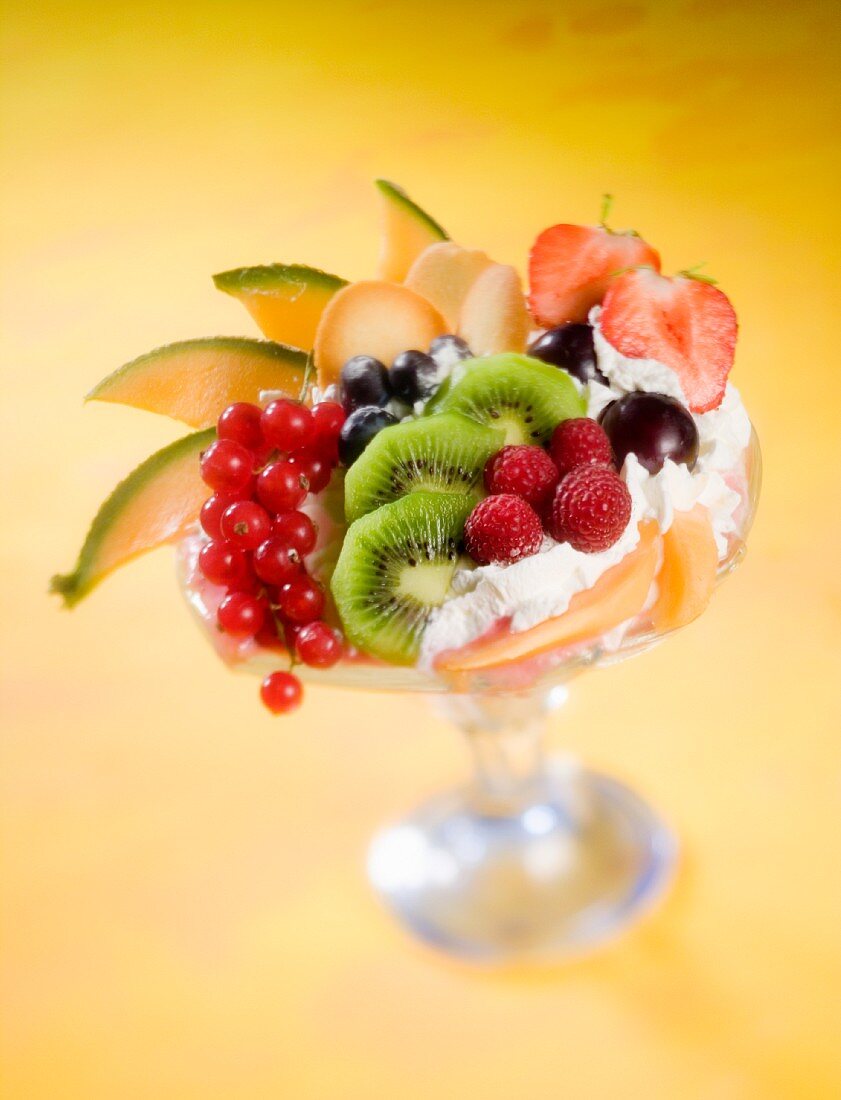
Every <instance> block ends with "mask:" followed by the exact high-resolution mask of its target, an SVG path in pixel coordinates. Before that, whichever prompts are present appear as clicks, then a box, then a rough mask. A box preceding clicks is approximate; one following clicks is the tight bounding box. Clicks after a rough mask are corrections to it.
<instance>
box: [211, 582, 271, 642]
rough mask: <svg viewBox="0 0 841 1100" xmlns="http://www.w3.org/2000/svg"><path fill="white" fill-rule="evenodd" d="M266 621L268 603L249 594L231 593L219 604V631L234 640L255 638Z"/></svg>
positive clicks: (217, 617)
mask: <svg viewBox="0 0 841 1100" xmlns="http://www.w3.org/2000/svg"><path fill="white" fill-rule="evenodd" d="M265 619H266V603H265V601H264V600H260V599H258V598H257V597H256V596H250V595H249V594H248V593H247V592H231V593H230V595H228V596H226V597H225V598H224V600H222V602H221V603H220V604H219V610H218V611H217V612H216V622H217V623H218V624H219V629H220V630H223V631H224V632H225V633H226V634H230V635H232V637H234V638H251V637H253V636H254V635H255V634H256V633H257V631H258V630H259V629H260V627H261V626H262V625H263V623H264V622H265Z"/></svg>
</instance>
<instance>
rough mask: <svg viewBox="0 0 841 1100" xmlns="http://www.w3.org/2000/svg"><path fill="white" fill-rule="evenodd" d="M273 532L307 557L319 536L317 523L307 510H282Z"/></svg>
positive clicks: (302, 555)
mask: <svg viewBox="0 0 841 1100" xmlns="http://www.w3.org/2000/svg"><path fill="white" fill-rule="evenodd" d="M272 527H273V529H272V534H273V535H274V536H275V537H276V538H279V539H281V540H283V541H284V542H288V543H289V545H290V546H294V548H295V549H296V550H297V551H298V553H299V554H300V555H301V557H302V558H303V557H305V556H306V555H307V554H309V552H310V551H311V550H312V549H313V547H314V546H315V543H316V539H317V538H318V532H317V531H316V529H315V524H314V523H313V521H312V520H311V519H310V517H309V516H308V515H307V514H306V512H297V511H295V512H281V513H280V515H279V516H278V517H277V518H276V519H275V521H274V524H273V525H272Z"/></svg>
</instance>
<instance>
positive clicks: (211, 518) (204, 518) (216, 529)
mask: <svg viewBox="0 0 841 1100" xmlns="http://www.w3.org/2000/svg"><path fill="white" fill-rule="evenodd" d="M237 499H238V498H237V497H234V496H231V495H230V494H228V493H214V494H213V496H212V497H208V498H207V500H206V501H205V502H204V504H203V505H202V508H201V512H200V513H199V522H200V523H201V525H202V528H203V530H204V531H205V533H206V534H208V535H209V536H210V537H211V538H212V539H221V538H222V529H221V527H220V523H221V520H222V513H223V512H224V511H225V509H226V508H227V507H228V506H229V505H231V504H233V503H234V501H235V500H237Z"/></svg>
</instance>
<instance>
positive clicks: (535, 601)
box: [419, 306, 751, 668]
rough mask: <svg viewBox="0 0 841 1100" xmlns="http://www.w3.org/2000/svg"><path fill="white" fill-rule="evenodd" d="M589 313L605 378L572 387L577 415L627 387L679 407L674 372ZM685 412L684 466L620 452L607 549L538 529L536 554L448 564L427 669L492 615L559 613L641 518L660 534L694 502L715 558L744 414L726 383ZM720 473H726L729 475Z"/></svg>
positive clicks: (726, 522) (731, 516) (630, 538)
mask: <svg viewBox="0 0 841 1100" xmlns="http://www.w3.org/2000/svg"><path fill="white" fill-rule="evenodd" d="M599 313H600V309H599V307H598V306H597V307H595V308H594V309H593V310H592V311H591V313H590V318H589V320H590V323H591V324H592V325H593V332H594V345H595V351H596V359H597V362H598V366H599V370H600V371H601V372H602V374H603V375H604V376H605V377H606V378H607V379H608V383H609V384H608V385H603V384H602V383H599V382H595V381H594V382H590V383H588V384H587V385H586V386H583V387H580V389H581V392H582V393H583V394H584V397H585V399H586V402H587V415H588V416H591V417H597V416H598V415H599V413H600V412H601V411H602V409H604V408H605V406H606V405H608V404H609V403H610V402H611V401H615V400H616V399H617V398H618V397H622V396H623V395H624V394H626V393H631V392H633V391H635V390H645V391H647V392H651V393H663V394H667V395H668V396H670V397H675V398H677V400H678V401H680V402H681V403H682V404H684V405H687V404H688V403H687V400H686V396H685V394H684V392H683V388H682V386H681V384H680V380H679V379H678V377H677V375H676V374H675V372H674V371H673V370H671V368H669V367H667V366H666V365H665V364H664V363H660V362H658V361H657V360H655V359H628V358H626V357H625V356H624V355H622V354H621V352H619V351H617V349H616V348H614V347H613V346H612V345H611V344H609V343H608V342H607V340H606V339H605V338H604V336H603V334H602V332H601V329H600V327H599ZM456 369H457V368H456ZM693 419H694V421H695V423H696V425H697V427H698V434H699V454H698V460H697V462H696V464H695V467H694V469H692V470H689V469H688V467H686V466H684V465H682V464H678V463H675V462H672V461H671V460H670V459H667V460H666V462H665V463H664V464H663V468H662V469H661V470H659V471H658V472H657V473H656V474H650V473H649V472H648V470H646V469H645V467H644V466H642V465H641V463H640V462H639V461H638V459H637V457H636V455H628V457H627V459H626V461H625V464H624V466H623V468H622V471H621V476H622V477H623V479H624V480H625V483H626V484H627V486H628V490H629V492H630V494H631V519H630V521H629V523H628V526H627V527H626V529H625V531H624V532H623V534H622V535H621V537H620V538H619V540H618V541H617V542H616V543H614V545H613V546H611V547H610V548H609V549H607V550H605V551H603V552H602V553H599V554H585V553H582V552H581V551H579V550H574V549H573V548H572V547H571V546H570V545H569V544H568V543H557V542H555V541H554V540H553V539H551V538H549V537H546V538H545V539H544V541H543V545H542V546H541V548H540V550H539V551H538V553H537V554H534V555H532V556H531V557H528V558H524V559H523V560H522V561H519V562H515V563H513V564H511V565H485V566H479V567H468V566H466V567H464V568H460V569H458V570H457V571H456V573H455V575H454V577H453V581H452V592H453V596H452V598H450V599H448V600H447V601H446V603H444V604H443V605H442V606H441V607H440V608H438V610H437V611H435V612H434V613H433V615H432V617H431V618H430V620H429V623H428V625H427V628H426V630H425V632H424V636H423V642H422V645H421V654H420V661H419V664H420V665H421V667H426V668H429V667H431V665H432V663H433V661H434V658H435V657H436V655H437V654H438V653H440V652H441V651H442V650H445V649H454V648H458V647H460V646H463V645H467V644H468V643H469V642H472V641H474V640H475V639H476V638H478V637H480V636H481V635H482V634H484V633H485V632H486V631H488V630H489V629H490V628H491V627H492V626H493V625H494V624H495V623H496V622H497V621H498V620H499V619H501V618H510V620H511V630H512V631H515V632H517V631H521V630H528V629H529V628H530V627H533V626H536V625H537V624H538V623H540V622H543V621H544V620H546V619H549V618H553V617H554V616H556V615H562V614H563V613H564V611H566V610H567V608H568V607H569V604H570V601H571V600H572V598H573V596H575V595H576V593H578V592H581V591H584V590H585V589H588V588H591V587H592V586H593V585H594V584H595V583H596V582H597V581H598V579H599V578H600V577H601V576H602V574H603V573H604V572H605V571H606V570H608V569H610V568H611V567H612V566H614V565H616V564H618V562H620V561H621V560H622V559H623V558H624V557H625V556H626V555H627V554H629V553H630V552H631V551H632V550H633V549H634V548H635V547H636V545H637V543H638V542H639V524H640V522H642V521H643V520H646V519H653V520H656V521H657V523H658V524H659V525H660V528H661V530H662V531H664V532H665V531H668V529H669V528H670V527H671V525H672V522H673V520H674V514H675V512H682V511H689V510H690V509H692V508H693V507H695V505H696V504H701V505H703V506H704V507H705V508H706V509H707V510H708V512H709V515H710V521H711V524H712V529H713V534H714V536H715V542H716V548H717V550H718V555H719V560H722V559H723V558H724V557H725V555H726V553H727V550H728V544H729V536H730V535H732V534H733V533H734V532H735V531H736V520H735V516H736V514H737V510H738V508H739V505H740V503H741V499H742V498H741V496H740V494H739V493H738V492H737V491H735V489H734V488H732V484H731V483H732V481H733V480H734V478H733V474H734V472H735V473H738V474H739V475H740V476H739V477H738V478H736V479H735V480H736V481H737V483H738V482H739V481H742V480H743V477H742V471H741V468H740V467H741V460H742V456H743V453H744V450H745V448H746V447H747V445H748V441H749V439H750V432H751V425H750V420H749V419H748V416H747V413H746V412H745V409H744V406H743V404H742V401H741V398H740V396H739V392H738V390H737V389H736V388H735V387H734V386H732V385H730V384H729V383H728V385H727V388H726V391H725V394H724V398H723V400H722V403H721V405H720V406H719V407H718V408H717V409H715V410H713V411H712V412H708V413H703V414H694V415H693ZM725 474H729V475H730V478H729V480H725V476H724V475H725ZM729 482H730V483H729ZM623 636H624V628H618V629H617V630H614V631H612V632H611V635H610V637H609V638H606V639H605V642H606V644H607V643H610V645H611V646H612V647H614V648H615V647H617V646H618V645H619V644H621V641H622V637H623Z"/></svg>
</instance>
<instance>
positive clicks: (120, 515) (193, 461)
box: [50, 428, 216, 607]
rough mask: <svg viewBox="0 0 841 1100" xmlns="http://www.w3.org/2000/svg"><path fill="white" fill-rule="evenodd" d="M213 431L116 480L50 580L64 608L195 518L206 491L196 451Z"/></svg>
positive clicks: (158, 453) (161, 453) (169, 539)
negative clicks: (67, 562)
mask: <svg viewBox="0 0 841 1100" xmlns="http://www.w3.org/2000/svg"><path fill="white" fill-rule="evenodd" d="M215 434H216V433H215V430H214V429H213V428H209V429H207V430H206V431H203V432H194V433H193V434H192V435H188V436H185V437H184V438H183V439H179V440H176V442H175V443H170V444H169V446H168V447H164V448H163V449H162V450H160V451H156V452H155V454H153V455H152V456H151V457H150V458H147V459H146V461H145V462H141V464H140V465H139V466H138V467H137V469H136V470H134V471H133V472H132V473H130V474H129V476H128V477H127V478H126V479H125V481H121V482H120V484H119V485H118V486H117V488H116V489H115V490H114V492H113V493H112V494H111V496H110V497H108V499H107V500H106V501H105V503H104V504H103V505H102V507H101V508H100V509H99V511H98V512H97V514H96V518H95V519H94V521H93V523H92V524H91V527H90V530H89V531H88V535H87V538H86V539H85V542H84V545H83V546H82V549H81V550H80V552H79V559H78V561H77V562H76V568H75V569H74V570H73V572H72V573H65V574H59V575H57V576H55V577H53V578H52V580H51V582H50V591H51V592H55V593H57V594H58V595H60V596H61V597H62V598H63V600H64V603H65V606H66V607H73V606H74V605H75V604H77V603H78V602H79V601H80V600H81V599H83V598H84V597H85V596H87V594H88V593H89V592H90V591H91V590H92V589H93V588H95V587H96V585H97V584H99V582H100V581H101V580H103V579H104V578H105V577H107V576H108V574H109V573H111V572H113V571H114V570H115V569H117V568H118V567H119V566H121V565H125V563H126V562H128V561H131V560H132V559H133V558H136V557H138V556H139V555H140V554H144V553H145V552H146V551H147V550H154V549H155V548H156V547H157V546H162V545H163V544H164V543H167V542H173V541H175V540H176V539H178V538H179V537H180V536H181V535H183V534H184V532H185V531H186V530H187V528H188V527H190V526H191V525H192V524H194V523H195V522H196V519H197V517H198V514H199V510H200V509H201V506H202V504H203V502H204V501H205V500H206V499H207V496H208V493H209V490H208V488H207V486H206V485H205V484H204V482H203V481H202V479H201V475H200V473H199V455H200V454H201V452H202V451H203V450H204V449H205V448H206V447H208V446H209V445H210V443H212V441H213V439H214V437H215Z"/></svg>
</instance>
